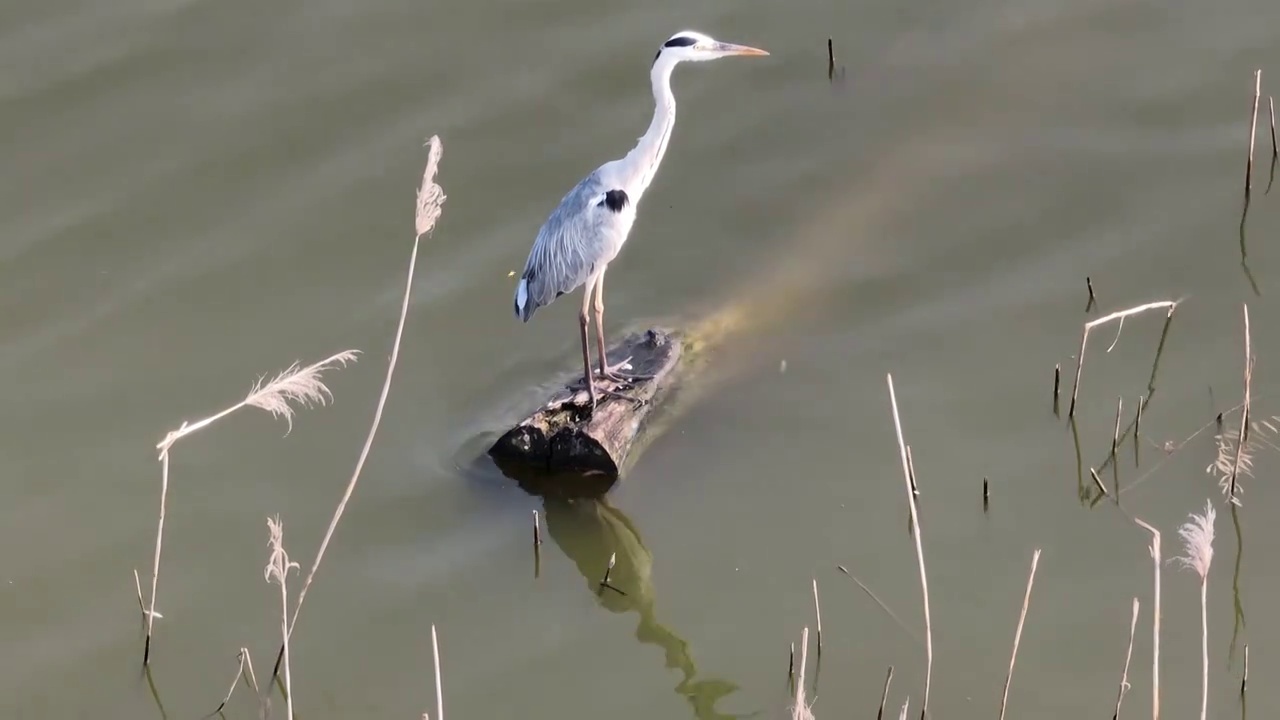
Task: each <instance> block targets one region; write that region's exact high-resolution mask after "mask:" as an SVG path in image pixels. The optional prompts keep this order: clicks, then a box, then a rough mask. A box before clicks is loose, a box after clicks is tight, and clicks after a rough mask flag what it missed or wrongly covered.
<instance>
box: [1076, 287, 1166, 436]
mask: <svg viewBox="0 0 1280 720" xmlns="http://www.w3.org/2000/svg"><path fill="white" fill-rule="evenodd" d="M1177 306H1178V303H1177V301H1176V300H1160V301H1157V302H1150V303H1146V304H1145V305H1138V306H1136V307H1131V308H1129V309H1128V310H1119V311H1116V312H1113V313H1111V314H1110V315H1105V316H1103V317H1100V318H1098V319H1097V320H1090V321H1089V322H1087V323H1085V324H1084V331H1083V332H1082V333H1081V334H1080V352H1079V354H1077V355H1076V380H1075V384H1074V385H1073V386H1072V388H1071V407H1070V409H1069V410H1067V416H1068V417H1072V418H1074V417H1075V416H1076V400H1077V398H1078V397H1079V395H1080V376H1081V374H1082V373H1083V372H1084V351H1085V347H1086V346H1087V345H1088V343H1089V332H1090V331H1091V330H1093V329H1094V328H1096V327H1098V326H1100V325H1105V324H1106V323H1109V322H1112V321H1115V320H1119V321H1121V325H1122V329H1123V323H1124V319H1125V318H1127V317H1129V316H1131V315H1139V314H1141V313H1144V312H1147V311H1148V310H1158V309H1161V308H1165V309H1168V311H1169V314H1168V315H1166V316H1165V317H1166V320H1167V319H1169V318H1172V317H1173V311H1174V310H1175V309H1176V308H1177ZM1118 337H1119V335H1117V338H1118Z"/></svg>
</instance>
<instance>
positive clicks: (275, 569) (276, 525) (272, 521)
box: [262, 515, 299, 585]
mask: <svg viewBox="0 0 1280 720" xmlns="http://www.w3.org/2000/svg"><path fill="white" fill-rule="evenodd" d="M267 533H268V534H269V535H270V539H268V540H267V545H268V547H270V548H271V555H270V556H268V558H267V566H266V568H264V569H263V571H262V576H263V578H264V579H265V580H266V581H267V582H277V583H280V584H281V585H284V583H285V575H287V574H288V572H289V571H290V570H293V569H297V568H298V567H299V565H298V563H296V562H290V561H289V553H287V552H285V549H284V523H282V522H281V521H280V516H279V515H276V516H275V517H274V518H272V517H268V518H267Z"/></svg>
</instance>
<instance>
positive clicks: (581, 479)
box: [489, 328, 682, 495]
mask: <svg viewBox="0 0 1280 720" xmlns="http://www.w3.org/2000/svg"><path fill="white" fill-rule="evenodd" d="M681 348H682V344H681V341H680V338H679V337H678V336H677V335H676V334H675V333H673V332H672V331H669V330H665V329H662V328H651V329H649V330H646V331H645V332H642V333H636V334H633V335H629V336H627V337H626V338H624V339H623V340H622V341H621V342H619V343H618V344H616V345H615V346H613V347H611V348H609V351H608V353H609V357H610V358H612V359H613V361H614V362H617V361H618V360H620V359H622V358H627V357H630V360H629V362H630V364H631V367H630V368H629V369H627V370H624V371H623V372H624V373H634V374H636V375H648V376H652V377H651V378H649V379H645V380H635V381H631V382H627V383H615V382H613V381H610V380H600V379H598V378H597V380H596V394H597V397H598V402H597V403H596V408H595V411H594V412H592V411H591V400H590V398H589V396H588V395H587V389H586V387H585V385H581V378H576V379H575V381H576V382H577V383H578V385H579V387H575V386H574V385H569V386H565V387H563V388H561V389H559V390H557V391H556V392H555V394H554V395H552V397H551V399H550V400H548V401H547V402H546V403H545V404H544V405H543V406H542V407H540V408H538V409H537V410H535V411H534V412H533V413H532V414H530V415H529V416H528V417H526V418H525V419H524V420H522V421H520V423H519V424H517V425H516V426H515V427H513V428H511V429H510V430H508V431H507V432H506V433H505V434H503V435H502V437H500V438H498V440H497V442H495V443H494V444H493V446H492V447H490V448H489V456H490V457H492V458H493V459H494V462H495V463H497V465H498V467H499V468H500V469H501V470H502V471H503V473H504V474H506V475H507V476H509V477H511V478H513V479H515V480H516V481H517V482H519V483H520V484H521V485H522V486H525V487H526V489H531V490H534V489H536V490H537V491H538V492H539V494H544V493H549V494H571V495H583V494H585V495H595V494H602V493H603V492H605V491H607V490H608V489H609V487H611V486H612V485H613V483H614V482H615V481H616V480H617V478H618V476H619V475H620V474H621V469H622V468H623V467H624V463H625V461H626V459H627V455H628V453H629V452H630V450H631V448H632V446H633V445H634V444H635V442H636V440H637V438H638V437H639V435H640V431H641V429H642V426H643V423H644V420H645V418H646V417H647V416H648V415H649V413H650V412H652V411H653V409H654V407H655V406H656V404H657V400H658V395H659V393H660V392H661V391H662V390H663V389H664V388H666V387H667V386H669V384H670V382H671V380H672V379H673V376H674V372H673V371H674V370H675V368H676V365H677V364H678V363H679V361H680V351H681ZM622 396H625V397H622Z"/></svg>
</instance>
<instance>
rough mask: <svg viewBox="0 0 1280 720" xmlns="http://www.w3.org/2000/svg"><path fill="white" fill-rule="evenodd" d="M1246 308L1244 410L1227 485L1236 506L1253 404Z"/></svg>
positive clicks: (1251, 352) (1251, 360)
mask: <svg viewBox="0 0 1280 720" xmlns="http://www.w3.org/2000/svg"><path fill="white" fill-rule="evenodd" d="M1242 306H1243V308H1244V409H1243V410H1241V411H1240V435H1239V437H1238V442H1237V443H1236V457H1235V460H1234V461H1233V462H1232V463H1231V478H1230V480H1229V481H1228V483H1227V500H1228V502H1231V503H1234V504H1236V505H1239V504H1240V499H1239V498H1238V497H1236V479H1237V477H1238V476H1239V474H1240V458H1241V455H1242V453H1243V452H1244V446H1245V443H1246V442H1247V441H1248V432H1249V411H1250V409H1251V406H1252V404H1253V348H1252V343H1251V342H1250V337H1249V303H1243V305H1242Z"/></svg>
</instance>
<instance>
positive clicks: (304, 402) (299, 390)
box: [134, 350, 359, 666]
mask: <svg viewBox="0 0 1280 720" xmlns="http://www.w3.org/2000/svg"><path fill="white" fill-rule="evenodd" d="M357 353H359V351H358V350H344V351H343V352H340V353H338V354H337V355H333V356H331V357H327V358H325V359H324V360H321V361H320V362H318V363H313V364H311V365H308V366H306V367H298V363H297V362H294V363H293V364H292V365H290V366H289V367H288V368H287V369H285V370H284V371H283V372H281V373H279V374H277V375H276V376H275V377H274V378H273V379H272V380H271V382H269V383H266V384H263V382H262V381H263V379H265V376H263V377H261V378H259V379H258V382H256V383H254V384H253V387H252V388H250V390H249V394H248V395H246V396H245V398H244V399H243V400H241V401H240V402H238V403H236V404H235V405H232V406H231V407H229V408H226V409H225V410H222V411H220V412H217V413H214V414H213V415H210V416H209V417H206V418H204V419H202V420H197V421H195V422H193V423H188V422H183V423H182V426H181V427H179V428H178V429H176V430H171V431H169V432H168V433H166V434H165V436H164V439H163V440H161V441H160V442H159V443H158V444H157V445H156V449H157V450H159V451H160V519H159V521H158V523H157V526H156V550H155V556H154V557H153V558H152V566H151V600H150V603H149V607H148V608H147V609H145V610H144V611H143V618H144V619H145V620H146V622H147V639H146V644H145V645H144V646H143V650H142V664H143V665H144V666H145V665H148V664H150V662H151V631H152V625H153V623H154V620H155V618H157V617H163V616H162V615H160V614H159V613H157V612H156V589H157V587H158V585H159V582H160V551H161V549H162V548H163V545H164V516H165V510H166V509H167V506H168V500H169V455H170V451H171V450H172V449H173V446H174V444H175V443H177V442H178V440H181V439H182V438H184V437H186V436H188V435H191V434H192V433H195V432H198V431H200V430H203V429H205V428H207V427H209V426H210V425H212V424H214V423H216V422H217V421H219V420H221V419H222V418H225V417H226V416H228V415H230V414H232V413H234V412H235V411H237V410H239V409H241V408H245V407H256V408H259V409H262V410H265V411H267V412H269V413H271V415H272V417H277V418H279V417H283V418H284V419H285V421H286V422H288V425H289V430H292V429H293V414H294V407H293V406H292V405H290V403H291V402H293V403H297V404H298V405H300V406H302V407H311V406H313V405H325V404H327V403H328V402H329V401H330V400H332V399H333V394H332V393H330V392H329V388H328V387H327V386H326V385H325V384H324V379H323V374H324V373H325V372H326V371H328V370H332V369H335V367H337V366H342V367H346V365H347V363H352V362H355V361H356V355H357ZM285 434H286V435H287V434H288V431H286V433H285ZM134 573H135V575H136V573H137V571H136V570H135V571H134ZM139 598H141V588H139Z"/></svg>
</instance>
